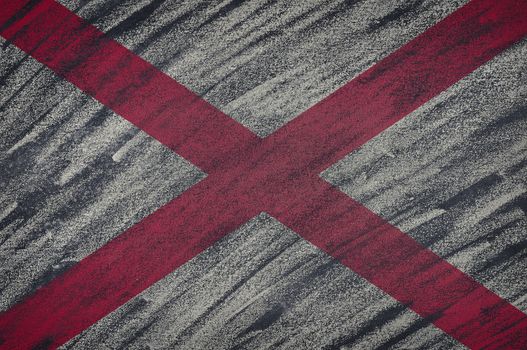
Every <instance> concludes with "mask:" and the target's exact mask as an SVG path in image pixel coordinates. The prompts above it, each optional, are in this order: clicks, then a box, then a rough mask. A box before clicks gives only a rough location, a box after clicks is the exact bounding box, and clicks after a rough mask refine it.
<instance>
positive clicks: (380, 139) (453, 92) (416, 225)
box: [322, 40, 527, 312]
mask: <svg viewBox="0 0 527 350" xmlns="http://www.w3.org/2000/svg"><path fill="white" fill-rule="evenodd" d="M526 55H527V40H524V41H522V42H520V43H519V44H517V45H515V46H514V47H512V48H510V49H509V50H507V51H506V52H504V53H503V54H501V55H500V56H498V57H496V58H495V59H494V60H492V61H491V62H489V63H488V64H486V65H484V66H482V67H481V68H480V69H478V70H477V71H475V72H474V73H472V74H471V75H470V76H469V77H467V78H465V79H463V80H461V81H460V82H458V83H457V84H456V85H455V86H453V87H451V88H450V89H448V90H447V91H445V92H443V93H442V94H440V95H439V96H438V97H436V98H434V99H433V100H432V101H430V102H429V103H427V104H426V105H424V106H423V107H422V108H419V109H418V110H416V111H415V112H414V113H412V114H411V115H409V116H407V117H406V118H405V119H403V120H401V121H400V122H399V123H397V124H396V125H394V126H393V127H391V128H389V129H387V130H386V131H384V132H383V133H381V134H380V135H378V136H377V137H375V138H374V139H372V140H371V141H370V142H368V143H367V144H366V145H364V146H363V147H361V148H360V149H359V150H357V151H356V152H353V153H352V154H350V155H348V156H347V157H346V158H345V159H343V160H342V161H340V162H338V163H337V164H335V165H334V166H332V167H331V168H330V169H328V170H327V171H325V172H324V173H323V174H322V177H323V178H325V179H327V180H328V181H330V182H331V183H333V184H334V185H336V186H338V187H339V188H340V189H341V190H343V191H344V192H346V193H347V194H349V195H350V196H352V197H353V198H355V199H356V200H358V201H360V202H361V203H363V204H364V205H366V206H367V207H368V208H370V209H371V210H373V211H374V212H376V213H378V214H380V215H381V216H383V217H384V218H386V219H387V220H389V221H390V222H391V223H392V224H394V225H396V226H398V227H399V228H400V229H401V230H402V231H403V232H407V233H408V234H410V235H411V236H412V237H414V238H415V239H416V240H417V241H419V242H421V243H423V244H424V245H426V246H428V247H430V249H432V250H433V251H434V252H436V253H438V254H439V255H440V256H442V257H443V258H445V259H447V260H448V261H449V262H451V263H452V264H454V265H455V266H456V267H458V268H459V269H461V270H462V271H463V272H465V273H468V274H469V275H471V276H473V277H475V278H476V279H477V280H478V281H480V282H482V283H483V284H484V285H485V286H486V287H487V288H490V289H491V290H493V291H494V292H496V293H497V294H498V295H500V296H502V297H504V298H505V299H507V300H509V301H510V302H512V303H513V304H514V305H516V306H517V307H518V308H520V309H521V310H523V311H524V312H526V311H527V297H526V296H527V259H526V257H527V217H526V215H525V213H526V211H527V205H526V204H527V203H526V201H527V184H526V180H525V179H527V166H526V165H527V102H526V101H527V85H526V84H525V82H526V81H527V63H526V62H525V60H523V59H522V58H523V57H526Z"/></svg>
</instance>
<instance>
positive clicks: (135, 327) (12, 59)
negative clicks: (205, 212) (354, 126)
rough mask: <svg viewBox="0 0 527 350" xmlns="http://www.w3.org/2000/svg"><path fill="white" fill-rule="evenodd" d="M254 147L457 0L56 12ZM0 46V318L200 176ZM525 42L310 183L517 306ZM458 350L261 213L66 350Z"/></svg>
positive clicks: (93, 4)
mask: <svg viewBox="0 0 527 350" xmlns="http://www.w3.org/2000/svg"><path fill="white" fill-rule="evenodd" d="M63 3H64V4H65V5H66V6H68V7H69V8H71V9H73V10H75V11H76V12H77V13H79V14H80V15H82V16H83V17H85V18H87V19H88V20H89V21H90V22H92V23H94V24H96V25H97V26H98V27H99V28H101V29H102V30H104V31H106V32H108V33H109V35H110V36H112V37H115V38H116V39H118V40H119V41H121V42H122V43H124V44H125V45H126V46H127V47H129V48H131V49H132V50H134V51H135V52H136V53H138V54H140V55H141V56H142V57H144V58H146V59H147V60H149V61H150V62H152V63H154V64H155V65H156V66H157V67H159V68H161V69H162V70H164V71H165V72H167V73H168V74H170V75H171V76H173V77H175V78H176V79H178V81H180V82H182V83H183V84H185V85H186V86H188V87H189V88H191V89H193V90H194V91H196V92H197V93H199V94H200V95H203V96H204V97H205V98H206V99H207V100H208V101H210V102H212V103H213V104H215V105H216V106H218V107H219V108H221V109H222V110H223V111H224V112H226V113H227V114H229V115H231V116H233V117H234V118H235V119H237V120H238V121H240V122H242V123H244V125H246V126H248V127H249V128H251V129H252V130H253V131H255V132H256V133H258V134H259V135H261V136H264V135H267V134H269V133H270V132H272V131H273V130H275V129H277V128H278V127H280V126H281V125H283V124H284V123H285V122H286V121H288V120H290V119H292V118H293V117H294V116H295V115H297V114H298V113H299V112H301V111H303V110H304V109H305V108H307V107H309V106H310V105H312V104H313V103H315V102H317V101H318V100H320V99H321V98H323V97H324V96H326V95H327V94H329V93H330V92H332V91H333V90H334V89H336V88H338V87H339V86H341V85H342V84H344V83H345V82H347V81H348V80H350V79H351V78H353V77H354V76H356V75H357V74H358V73H360V72H361V71H363V70H364V69H365V68H367V67H369V66H370V65H372V64H373V63H375V62H376V61H378V60H379V59H380V58H382V57H383V56H385V55H386V54H388V53H389V52H391V51H393V50H394V49H396V48H397V47H399V46H401V45H402V44H404V43H405V42H406V41H408V40H409V39H411V38H412V37H414V36H415V35H417V34H418V33H420V32H422V31H423V30H424V29H426V28H427V27H429V26H431V25H433V24H434V23H435V22H437V21H438V20H440V19H441V18H443V17H445V16H446V15H447V14H448V13H450V12H452V11H453V10H454V9H456V8H457V7H458V6H460V5H461V4H462V3H463V1H449V2H443V1H408V2H404V1H397V2H396V1H393V2H385V1H360V2H346V3H344V2H332V1H328V2H319V3H315V2H312V3H311V2H309V3H306V2H298V3H292V2H280V3H275V2H272V1H268V2H258V1H255V2H249V3H241V2H236V1H232V2H217V3H213V4H211V3H210V2H193V1H189V2H183V3H177V4H176V3H175V2H172V1H166V2H164V1H142V2H135V1H126V2H120V1H114V2H104V1H90V2H88V1H77V2H66V1H64V2H63ZM2 44H4V46H3V48H2V56H1V65H0V70H1V76H2V77H1V78H0V79H1V81H2V87H1V88H0V103H1V104H2V105H1V107H0V111H1V121H0V135H1V138H0V139H1V141H0V147H1V153H0V169H2V170H0V186H1V188H2V193H0V205H1V207H0V220H1V221H0V229H1V231H0V239H1V241H0V244H1V245H0V259H1V260H0V261H1V262H2V267H1V270H0V276H2V277H1V278H0V281H1V285H0V287H1V288H2V289H1V290H0V302H1V303H0V306H1V308H2V309H7V308H8V307H9V306H10V305H12V304H13V303H14V302H16V301H17V300H19V299H20V298H21V297H22V296H24V295H26V294H28V293H30V292H31V291H33V290H34V289H36V288H37V287H38V286H40V285H42V284H44V283H45V282H47V281H49V280H50V279H51V278H53V277H54V276H56V275H57V274H59V273H60V272H61V271H63V270H65V269H67V268H68V267H69V266H71V265H72V264H74V263H75V262H77V261H78V260H79V259H81V258H83V257H84V256H86V255H87V254H89V253H90V252H92V251H94V250H95V249H97V248H98V247H100V246H101V245H102V244H104V243H105V242H107V241H108V240H109V239H111V238H112V237H114V236H116V235H118V234H119V233H120V232H122V231H123V230H124V229H125V228H127V227H129V226H131V225H132V224H133V223H135V222H137V221H138V220H139V219H140V218H142V217H144V216H145V215H147V214H148V213H150V212H152V211H154V210H155V209H156V208H158V207H159V206H161V205H162V204H163V203H165V202H167V201H168V200H170V199H171V198H173V197H175V196H177V195H178V194H179V193H181V192H182V191H184V190H185V189H187V188H188V187H190V186H191V185H192V184H195V183H196V182H197V181H199V180H200V179H201V178H203V177H204V176H205V175H204V174H203V173H201V172H199V170H198V169H196V168H195V167H193V166H192V165H191V164H189V163H187V162H186V161H184V160H183V159H181V158H179V157H177V156H176V155H174V154H173V153H172V152H170V151H168V150H166V149H164V148H163V147H162V146H161V145H160V144H158V143H157V142H156V141H155V140H152V139H151V138H149V137H148V136H145V135H144V134H143V133H142V132H139V131H138V130H137V129H135V128H133V127H132V126H130V125H129V124H128V123H127V122H125V121H123V120H122V119H121V118H119V117H118V116H116V115H115V114H113V113H111V112H109V111H107V110H106V109H104V108H103V107H102V106H100V105H98V104H97V103H96V102H94V101H93V100H92V99H90V98H88V97H86V96H84V95H83V94H82V93H80V92H78V91H76V89H75V88H74V87H72V86H71V85H69V84H68V83H66V82H63V81H62V80H61V79H59V78H56V77H54V76H53V74H52V73H50V72H49V71H48V70H47V69H46V68H43V67H42V66H41V65H40V64H38V63H35V62H34V61H33V60H32V59H31V58H28V57H27V56H25V55H24V54H22V53H21V52H20V51H18V50H17V49H15V48H14V47H12V46H10V45H8V44H6V43H5V42H4V41H2ZM526 46H527V45H526V42H525V41H524V42H523V43H521V44H520V45H517V46H516V47H515V48H512V49H510V50H508V51H507V52H505V53H504V54H503V55H501V56H500V57H499V58H497V59H495V60H493V61H492V62H490V63H489V64H487V65H485V66H484V67H482V68H481V69H479V70H478V71H477V72H475V73H474V74H472V75H471V76H470V77H468V78H467V79H465V80H463V81H462V82H460V83H459V84H457V85H456V86H455V87H453V88H451V89H449V90H448V91H446V92H444V93H443V94H441V96H439V97H438V98H436V99H434V100H433V101H431V103H429V104H427V105H426V106H424V107H423V108H421V109H419V110H418V111H416V112H415V113H413V114H412V115H411V116H409V117H408V118H407V119H405V120H403V121H402V122H400V123H398V124H397V125H396V126H394V127H392V128H390V129H389V130H387V131H386V132H384V133H383V134H381V135H380V136H378V137H377V138H375V139H374V140H372V141H371V142H369V143H368V144H366V145H365V146H364V147H362V148H361V149H360V150H358V151H357V152H354V153H353V154H351V155H349V156H348V157H347V158H346V159H344V160H343V161H341V162H339V163H338V164H336V165H335V166H333V167H331V168H330V169H329V170H327V171H326V172H324V174H323V175H322V176H323V177H324V178H325V179H327V180H328V181H330V182H332V183H333V184H335V185H337V186H338V187H339V188H341V189H342V190H343V191H344V192H346V193H347V194H349V195H351V196H353V197H354V198H356V199H358V200H360V201H361V202H362V203H364V204H365V205H367V206H368V207H369V208H370V209H372V210H374V211H375V212H377V213H380V214H381V215H382V216H383V217H385V218H387V219H388V220H389V221H390V222H392V223H394V224H396V225H397V226H398V227H400V228H401V229H403V230H404V231H406V232H409V234H410V235H412V236H413V237H415V238H416V239H417V240H419V241H420V242H422V243H424V244H426V245H428V246H430V247H431V249H432V250H434V251H435V252H438V253H439V254H440V255H441V256H444V257H445V258H447V259H448V260H449V261H450V262H452V263H453V264H454V265H456V266H457V267H458V268H460V269H462V270H463V271H465V272H467V273H469V274H470V275H471V276H473V277H475V278H476V279H478V280H479V281H480V282H482V283H484V284H485V285H486V286H487V287H489V288H491V289H492V290H494V291H496V292H497V293H498V294H500V295H501V296H503V297H505V298H506V299H507V300H508V301H510V302H512V303H514V304H515V305H516V306H517V307H519V308H520V309H521V310H522V311H524V312H525V311H527V299H526V298H525V295H526V290H527V286H526V284H525V282H523V281H525V280H527V276H526V273H525V272H524V271H527V266H526V265H527V264H526V251H527V248H526V235H525V234H526V232H527V229H526V228H527V223H526V220H525V207H526V206H525V191H526V190H525V183H524V182H523V181H524V180H523V179H524V178H525V177H526V176H525V175H526V174H525V153H526V145H525V139H526V134H527V131H526V129H527V127H526V124H525V114H526V108H527V106H526V105H525V102H524V101H525V97H526V94H527V92H526V90H525V87H524V86H525V83H524V82H525V78H526V77H525V72H526V65H525V64H524V63H523V62H522V59H521V58H522V57H525V56H526V54H527V52H526ZM381 346H382V347H387V348H389V347H392V348H412V349H413V348H423V349H431V348H437V349H445V348H455V347H461V346H460V345H459V344H457V343H456V342H455V341H453V340H452V339H450V338H449V337H448V336H446V335H444V334H442V333H441V332H440V331H438V330H437V329H436V328H435V327H433V326H430V325H429V324H428V323H427V321H425V320H422V319H420V318H419V317H418V316H416V315H415V314H413V313H412V312H411V311H408V310H407V309H406V308H405V307H403V306H402V305H400V304H398V303H397V302H395V301H394V300H393V299H392V298H390V297H388V296H386V295H384V294H383V293H382V292H380V291H379V290H378V289H376V288H375V287H374V286H372V285H370V284H369V283H367V282H365V281H364V280H362V279H361V278H360V277H358V276H357V275H356V274H354V273H353V272H352V271H350V270H348V269H346V268H344V267H342V266H341V265H339V264H338V263H335V262H333V261H332V260H331V259H330V258H329V257H327V256H325V255H324V254H323V253H321V252H320V251H317V250H316V249H315V248H314V247H312V246H310V245H309V244H308V243H306V242H304V241H303V240H301V239H300V238H299V237H298V236H296V234H295V233H293V232H291V231H289V230H287V229H286V228H284V227H283V226H282V225H280V224H279V223H278V222H277V221H276V220H274V219H272V218H269V217H268V216H266V215H264V214H263V215H261V216H259V217H258V218H256V219H253V220H252V221H251V222H250V223H248V224H247V225H245V226H244V227H243V228H241V229H240V230H238V231H236V232H235V233H233V234H232V235H230V236H228V237H226V238H225V239H223V240H222V241H220V242H218V243H217V244H216V245H214V246H213V247H211V248H210V249H209V250H207V251H206V252H205V253H203V254H202V255H199V256H198V257H196V258H195V259H193V260H192V261H190V262H189V263H188V264H186V265H185V266H183V267H182V268H180V269H178V270H177V271H175V272H174V273H173V274H171V275H169V276H167V277H166V278H165V279H164V280H162V281H160V282H159V283H157V284H156V285H154V286H152V287H151V288H149V289H148V290H146V291H145V292H144V293H142V294H141V295H140V296H138V297H137V298H135V299H133V300H132V301H130V302H129V303H127V304H126V305H124V306H123V307H122V308H120V309H118V310H117V311H115V312H114V313H112V314H111V315H109V316H108V317H106V318H105V319H103V320H101V321H100V322H99V323H97V324H95V325H94V326H93V327H91V328H90V329H88V330H87V331H86V332H84V333H83V334H82V335H80V336H79V337H77V338H75V339H74V340H72V341H71V342H70V343H69V344H67V345H65V348H72V349H91V348H102V349H104V348H108V349H116V348H138V349H145V348H152V349H154V348H160V347H166V348H174V347H179V348H185V349H186V348H196V349H200V348H210V347H214V348H236V347H238V348H273V347H283V348H319V347H327V348H338V347H343V348H348V347H352V348H375V347H381Z"/></svg>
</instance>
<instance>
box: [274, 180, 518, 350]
mask: <svg viewBox="0 0 527 350" xmlns="http://www.w3.org/2000/svg"><path fill="white" fill-rule="evenodd" d="M301 188H302V189H303V190H302V192H301V196H296V197H291V196H284V197H282V200H281V201H280V202H274V203H273V204H274V207H273V208H272V209H271V210H269V211H270V214H271V215H273V216H275V217H276V218H277V219H278V220H280V221H281V222H282V223H284V224H286V225H287V226H288V227H290V228H291V229H292V230H294V231H295V232H297V233H299V234H301V235H302V236H303V237H304V238H306V239H307V240H309V241H310V242H311V243H313V244H314V245H315V246H317V247H319V248H320V249H322V250H323V251H325V252H326V253H328V254H330V255H332V256H333V257H335V258H337V259H338V260H339V261H340V262H342V264H344V265H346V266H347V267H349V268H350V269H352V270H353V271H355V272H357V273H358V274H360V275H361V276H362V277H364V278H365V279H367V280H368V281H369V282H371V283H373V284H374V285H376V286H377V287H379V288H381V289H382V290H383V291H385V292H386V293H388V294H389V295H391V296H392V297H394V298H395V299H397V300H398V301H399V302H401V303H402V304H404V305H407V306H408V307H409V308H410V309H412V310H413V311H415V312H416V313H417V314H419V315H420V316H421V317H423V318H425V319H427V320H429V321H430V323H433V324H434V325H436V326H437V327H438V328H440V329H442V330H443V331H445V332H446V333H448V334H450V335H451V336H452V337H453V338H455V339H457V340H458V341H460V342H462V343H463V344H465V345H466V346H468V347H469V348H472V349H483V348H490V349H523V348H525V347H526V346H527V316H526V315H525V314H523V313H522V312H521V311H520V310H518V309H516V308H515V307H514V306H512V305H511V304H509V303H507V302H506V301H504V300H503V299H501V298H500V297H499V296H498V295H496V294H494V293H493V292H491V291H489V290H488V289H486V288H485V287H484V286H483V285H481V284H480V283H478V282H477V281H475V280H474V279H472V278H471V277H469V276H467V275H465V274H464V273H463V272H461V271H459V270H458V269H456V268H455V267H454V266H452V265H450V264H449V263H448V262H446V261H445V260H443V259H441V258H440V257H439V256H437V255H436V254H434V253H433V252H431V251H430V250H428V249H427V248H425V247H423V246H422V245H420V244H419V243H417V242H416V241H414V240H413V239H412V238H410V237H409V236H408V235H406V234H404V233H403V232H401V231H400V230H398V229H397V228H395V227H393V226H392V225H390V224H389V223H387V222H386V221H384V220H383V219H381V218H380V217H378V216H377V215H375V214H374V213H372V212H371V211H369V210H368V209H367V208H365V207H364V206H362V205H361V204H360V203H357V202H355V201H354V200H353V199H351V198H350V197H348V196H347V195H345V194H344V193H342V192H341V191H339V190H338V189H336V188H334V187H333V186H331V185H330V184H328V183H327V182H325V181H323V180H321V179H317V178H315V179H308V180H306V181H305V182H304V183H302V184H301Z"/></svg>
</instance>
